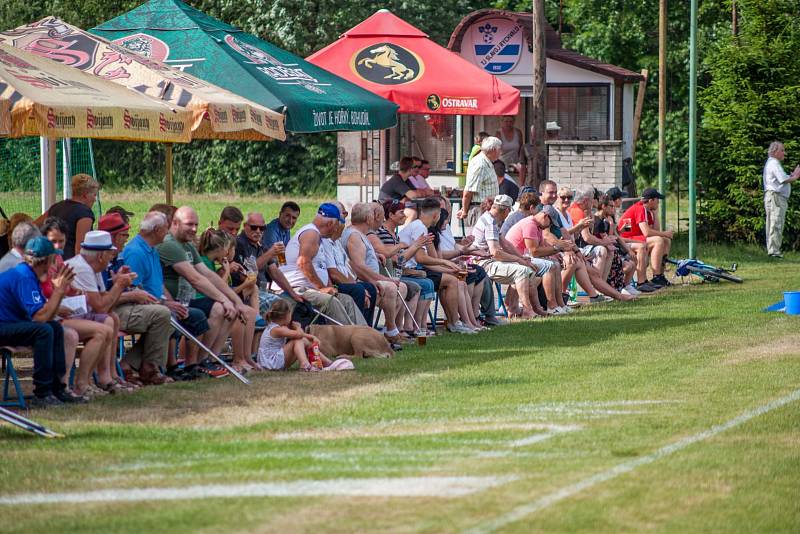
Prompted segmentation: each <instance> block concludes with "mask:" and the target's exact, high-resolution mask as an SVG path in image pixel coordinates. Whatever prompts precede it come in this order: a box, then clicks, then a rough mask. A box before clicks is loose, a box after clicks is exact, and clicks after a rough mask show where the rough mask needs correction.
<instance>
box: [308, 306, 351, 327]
mask: <svg viewBox="0 0 800 534" xmlns="http://www.w3.org/2000/svg"><path fill="white" fill-rule="evenodd" d="M306 306H308V307H309V308H311V311H313V312H314V313H316V314H317V317H319V316H320V315H321V316H322V317H324V318H325V320H326V321H330V322H332V323H333V324H335V325H338V326H344V325H343V324H342V323H340V322H339V321H337V320H336V319H334V318H333V317H331V316H329V315H326V314H324V313H322V311H321V310H318V309H316V308H315V307H314V306H312V305H311V304H309V303H308V302H306ZM317 317H314V319H313V320H312V321H311V322H312V323H313V322H314V321H316V320H317Z"/></svg>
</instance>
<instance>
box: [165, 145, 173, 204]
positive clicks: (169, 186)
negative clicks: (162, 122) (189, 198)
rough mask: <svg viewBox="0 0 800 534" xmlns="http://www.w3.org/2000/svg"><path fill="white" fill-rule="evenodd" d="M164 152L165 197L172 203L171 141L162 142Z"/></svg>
mask: <svg viewBox="0 0 800 534" xmlns="http://www.w3.org/2000/svg"><path fill="white" fill-rule="evenodd" d="M164 146H165V147H166V148H167V154H166V160H167V161H166V182H167V183H166V197H167V204H170V205H171V204H172V143H164Z"/></svg>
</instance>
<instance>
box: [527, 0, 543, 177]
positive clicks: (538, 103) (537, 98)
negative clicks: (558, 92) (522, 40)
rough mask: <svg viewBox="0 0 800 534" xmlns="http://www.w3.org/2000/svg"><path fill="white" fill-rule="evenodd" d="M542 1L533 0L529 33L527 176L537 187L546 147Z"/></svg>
mask: <svg viewBox="0 0 800 534" xmlns="http://www.w3.org/2000/svg"><path fill="white" fill-rule="evenodd" d="M544 21H545V18H544V0H533V28H532V31H531V45H532V48H533V114H532V115H533V116H532V122H531V126H532V128H533V136H532V139H531V141H532V143H533V154H532V155H533V158H532V159H533V161H531V162H529V163H528V164H529V165H530V167H531V171H530V173H529V176H530V178H531V185H533V186H534V187H537V188H538V187H539V184H540V183H541V182H542V180H545V179H546V178H547V146H546V145H545V143H544V141H545V137H546V135H547V131H546V129H545V125H546V120H545V112H544V110H545V107H544V98H545V94H546V93H547V77H546V67H547V62H546V59H545V49H544Z"/></svg>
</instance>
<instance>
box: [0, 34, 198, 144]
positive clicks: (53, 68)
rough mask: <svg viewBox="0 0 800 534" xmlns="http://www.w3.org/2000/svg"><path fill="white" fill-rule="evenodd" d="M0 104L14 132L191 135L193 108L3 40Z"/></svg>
mask: <svg viewBox="0 0 800 534" xmlns="http://www.w3.org/2000/svg"><path fill="white" fill-rule="evenodd" d="M0 106H2V107H0V116H2V117H3V119H0V125H5V129H6V130H7V134H6V135H8V136H10V137H22V136H30V135H40V136H43V137H51V138H52V137H92V138H98V139H119V140H127V141H158V142H167V143H186V142H188V141H189V140H190V139H191V130H190V128H191V120H192V114H191V113H190V112H189V111H188V110H186V109H183V108H175V109H173V108H171V107H170V106H168V105H167V104H166V103H162V102H160V101H157V100H154V99H152V98H150V97H147V96H145V95H142V94H139V93H136V92H134V91H131V90H129V89H126V88H125V87H122V86H120V85H118V84H115V83H112V82H109V81H107V80H103V79H101V78H98V77H96V76H90V75H88V74H85V73H83V72H80V71H77V70H75V69H71V68H69V67H65V66H64V65H61V64H58V63H56V62H54V61H51V60H49V59H45V58H42V57H40V56H37V55H35V54H32V53H30V52H26V51H24V50H20V49H18V48H14V47H11V46H8V45H5V44H0Z"/></svg>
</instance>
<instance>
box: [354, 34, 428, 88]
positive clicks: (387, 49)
mask: <svg viewBox="0 0 800 534" xmlns="http://www.w3.org/2000/svg"><path fill="white" fill-rule="evenodd" d="M352 68H353V71H354V72H355V73H356V74H357V75H358V76H360V77H361V78H363V79H365V80H368V81H370V82H373V83H379V84H382V85H397V84H402V83H409V82H413V81H414V80H417V79H419V77H420V76H421V75H422V72H423V71H424V66H423V64H422V60H421V59H420V58H419V57H418V56H417V55H416V54H414V53H413V52H411V51H410V50H407V49H405V48H403V47H401V46H398V45H396V44H393V43H378V44H373V45H371V46H368V47H366V48H364V49H362V50H361V51H360V52H358V53H356V55H355V57H354V58H353V63H352Z"/></svg>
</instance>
